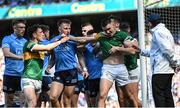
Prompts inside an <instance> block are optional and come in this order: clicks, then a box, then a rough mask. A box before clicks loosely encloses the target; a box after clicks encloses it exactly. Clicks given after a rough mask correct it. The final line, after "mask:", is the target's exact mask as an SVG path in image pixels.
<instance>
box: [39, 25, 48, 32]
mask: <svg viewBox="0 0 180 108" xmlns="http://www.w3.org/2000/svg"><path fill="white" fill-rule="evenodd" d="M40 27H41V29H42V30H43V32H46V31H49V26H48V25H43V24H42V25H40Z"/></svg>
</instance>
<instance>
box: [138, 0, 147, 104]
mask: <svg viewBox="0 0 180 108" xmlns="http://www.w3.org/2000/svg"><path fill="white" fill-rule="evenodd" d="M137 4H138V5H137V6H138V33H139V45H140V48H141V49H145V36H144V35H145V24H144V22H145V20H144V18H145V17H144V2H143V0H137ZM140 72H141V93H142V96H141V97H142V107H147V74H146V63H145V57H143V56H140Z"/></svg>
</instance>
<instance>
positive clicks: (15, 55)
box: [2, 19, 26, 107]
mask: <svg viewBox="0 0 180 108" xmlns="http://www.w3.org/2000/svg"><path fill="white" fill-rule="evenodd" d="M12 27H13V31H14V33H12V34H11V35H9V36H5V37H4V38H3V40H2V49H3V53H4V56H5V70H4V76H3V80H4V81H3V91H4V93H5V105H6V107H13V99H14V94H15V93H17V95H18V98H20V97H22V93H21V92H20V91H21V86H20V84H21V83H20V81H21V75H22V73H23V69H24V62H23V46H24V43H25V42H26V39H25V38H24V37H23V36H24V33H25V28H26V21H25V20H23V19H18V20H13V21H12ZM21 102H22V100H21Z"/></svg>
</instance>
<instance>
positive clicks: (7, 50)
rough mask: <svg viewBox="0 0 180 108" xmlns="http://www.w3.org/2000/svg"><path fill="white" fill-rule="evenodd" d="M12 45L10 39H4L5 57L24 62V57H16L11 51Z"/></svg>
mask: <svg viewBox="0 0 180 108" xmlns="http://www.w3.org/2000/svg"><path fill="white" fill-rule="evenodd" d="M10 44H11V42H10V41H9V38H8V37H4V38H3V40H2V51H3V54H4V56H5V57H7V58H11V59H15V60H22V59H23V56H20V55H16V54H14V53H12V52H11V50H10Z"/></svg>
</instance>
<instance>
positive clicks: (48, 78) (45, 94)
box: [38, 25, 54, 107]
mask: <svg viewBox="0 0 180 108" xmlns="http://www.w3.org/2000/svg"><path fill="white" fill-rule="evenodd" d="M40 27H41V28H42V30H43V32H44V40H43V41H42V42H41V44H44V45H47V44H49V43H50V42H49V38H50V37H49V36H50V31H49V26H47V25H40ZM49 53H50V52H47V53H46V54H45V57H44V64H43V72H42V74H43V79H42V88H41V89H42V92H41V94H40V98H39V101H38V106H40V105H41V106H42V107H48V106H49V104H50V99H49V92H50V86H51V83H52V77H53V74H54V72H52V73H47V72H46V69H47V68H48V63H49V59H50V54H49Z"/></svg>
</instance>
